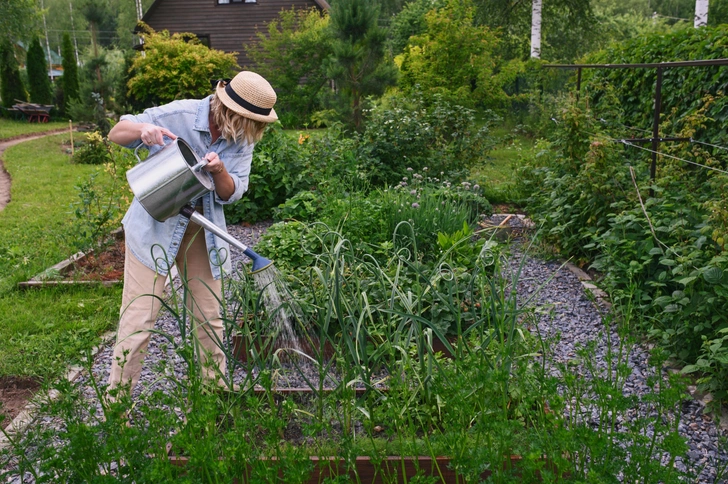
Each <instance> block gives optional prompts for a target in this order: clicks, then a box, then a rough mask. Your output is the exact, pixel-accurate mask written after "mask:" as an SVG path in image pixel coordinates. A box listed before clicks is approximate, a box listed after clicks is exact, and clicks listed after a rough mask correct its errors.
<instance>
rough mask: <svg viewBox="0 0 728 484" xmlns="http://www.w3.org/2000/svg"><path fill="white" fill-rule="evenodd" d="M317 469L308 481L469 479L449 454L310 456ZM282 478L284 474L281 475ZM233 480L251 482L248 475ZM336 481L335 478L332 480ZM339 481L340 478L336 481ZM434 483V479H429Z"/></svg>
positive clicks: (179, 461) (449, 483)
mask: <svg viewBox="0 0 728 484" xmlns="http://www.w3.org/2000/svg"><path fill="white" fill-rule="evenodd" d="M169 459H170V462H171V463H172V464H173V465H175V466H178V467H184V466H186V465H187V464H188V463H189V459H188V458H187V457H183V456H174V455H170V456H169ZM310 459H311V463H312V465H313V469H312V471H311V475H310V476H309V478H308V480H307V481H305V482H306V484H319V483H321V482H325V480H326V479H330V480H333V479H336V478H337V476H348V478H349V480H350V482H360V483H362V484H385V483H387V484H395V483H396V484H399V483H403V484H404V483H407V482H412V479H413V478H414V477H415V476H417V475H418V474H419V475H420V476H422V475H423V474H424V475H425V476H427V477H432V478H435V479H436V481H435V482H438V483H442V484H464V483H465V480H464V479H463V477H462V476H459V475H458V473H457V472H455V471H454V470H453V469H452V468H451V466H450V458H448V457H435V458H433V457H429V456H420V457H399V456H387V457H384V458H382V459H376V460H375V459H372V458H370V457H366V456H361V457H357V458H356V459H355V461H354V462H353V468H351V469H348V468H347V463H346V461H345V460H344V459H342V458H339V457H315V456H312V457H310ZM520 460H521V458H520V457H519V456H511V458H510V462H508V461H506V462H504V463H503V466H504V468H514V467H517V466H518V462H519V461H520ZM491 474H492V472H491V471H489V470H486V471H483V473H482V474H481V479H488V477H490V475H491ZM280 477H281V478H282V477H283V476H280ZM233 482H236V483H242V482H248V479H246V478H245V477H244V476H241V478H240V479H238V480H235V481H233ZM332 482H333V481H332ZM336 482H339V481H336ZM428 482H430V481H428Z"/></svg>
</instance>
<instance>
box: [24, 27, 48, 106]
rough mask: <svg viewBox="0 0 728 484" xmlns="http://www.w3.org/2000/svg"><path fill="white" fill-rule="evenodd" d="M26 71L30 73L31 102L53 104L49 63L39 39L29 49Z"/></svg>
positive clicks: (34, 40) (35, 39)
mask: <svg viewBox="0 0 728 484" xmlns="http://www.w3.org/2000/svg"><path fill="white" fill-rule="evenodd" d="M26 69H27V72H28V87H29V91H30V102H33V103H38V104H51V102H52V101H53V93H52V92H51V81H50V79H49V78H48V63H47V62H46V55H45V53H44V52H43V48H42V47H41V46H40V40H38V37H35V38H34V39H33V41H32V42H31V43H30V47H29V48H28V55H27V59H26Z"/></svg>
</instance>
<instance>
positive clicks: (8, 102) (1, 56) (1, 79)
mask: <svg viewBox="0 0 728 484" xmlns="http://www.w3.org/2000/svg"><path fill="white" fill-rule="evenodd" d="M0 97H2V100H3V106H5V107H6V108H10V107H12V106H13V104H15V103H17V101H16V100H20V101H25V100H27V99H28V97H27V94H26V92H25V88H24V87H23V81H22V80H21V79H20V70H19V69H18V60H17V59H16V58H15V52H13V45H12V44H11V43H10V41H9V40H7V39H3V40H1V41H0Z"/></svg>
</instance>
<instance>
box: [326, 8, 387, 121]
mask: <svg viewBox="0 0 728 484" xmlns="http://www.w3.org/2000/svg"><path fill="white" fill-rule="evenodd" d="M330 15H331V27H332V28H333V31H334V35H335V36H336V40H335V42H334V49H333V50H334V53H333V55H332V56H331V57H330V58H329V61H328V63H327V68H326V71H327V74H328V75H329V76H330V77H331V78H332V79H334V80H335V81H336V84H337V86H338V87H339V89H341V90H342V91H343V92H344V93H346V94H348V95H349V96H350V98H351V111H352V119H353V122H354V126H356V127H357V128H359V127H360V126H361V122H362V105H361V101H362V99H364V98H365V97H366V96H369V95H376V94H382V93H383V92H384V89H386V88H387V86H391V85H392V84H394V82H395V81H396V76H397V70H396V67H395V66H394V64H393V63H392V62H391V61H389V60H387V59H385V55H384V54H385V50H384V45H385V42H386V39H387V32H386V30H385V29H383V28H380V27H379V24H378V21H379V7H378V6H377V5H376V4H375V5H374V6H372V1H371V0H337V2H336V3H334V4H333V5H332V6H331V12H330Z"/></svg>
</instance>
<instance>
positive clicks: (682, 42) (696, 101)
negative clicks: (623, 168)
mask: <svg viewBox="0 0 728 484" xmlns="http://www.w3.org/2000/svg"><path fill="white" fill-rule="evenodd" d="M726 35H728V25H720V26H717V27H705V28H700V29H693V28H686V29H680V30H675V31H673V32H670V33H667V34H665V33H655V34H651V35H642V36H639V37H636V38H634V39H632V40H629V41H626V42H622V43H618V44H614V45H612V46H610V47H609V48H607V49H604V50H602V51H599V52H597V53H594V54H592V55H590V56H588V57H587V58H586V59H585V62H588V63H596V64H604V63H613V64H621V63H643V62H653V63H656V62H667V61H674V60H676V59H679V60H691V59H720V58H724V57H725V44H724V39H725V37H726ZM655 78H656V69H604V70H600V69H587V70H586V71H585V72H584V78H583V89H584V92H585V93H586V94H587V95H588V96H589V99H590V103H591V105H592V106H593V109H594V111H595V113H597V115H598V117H606V118H608V120H610V121H612V120H615V119H616V120H618V121H619V122H620V123H621V124H622V125H627V127H629V126H635V127H637V128H642V129H645V128H648V127H650V126H651V125H652V119H653V115H654V114H653V113H654V112H653V104H654V91H655ZM727 83H728V70H726V69H725V68H724V67H721V66H706V67H681V68H675V69H664V71H663V84H662V101H661V103H662V112H663V113H670V112H671V111H673V110H675V109H676V110H678V112H679V114H680V115H681V118H682V119H684V120H685V121H687V120H688V119H689V118H690V116H691V114H693V113H695V112H696V111H697V110H698V109H700V107H701V105H702V103H701V99H702V98H703V97H705V96H706V95H708V94H709V95H711V96H717V97H718V99H716V102H715V103H714V104H713V105H712V106H711V107H710V109H709V111H708V112H707V113H706V114H707V117H708V118H710V119H714V120H716V121H718V122H717V123H708V124H706V125H704V126H696V127H695V128H696V129H695V133H694V134H693V136H694V137H695V138H696V139H701V140H705V141H709V142H710V143H712V144H717V145H721V146H725V145H726V144H728V135H727V134H726V133H725V130H724V129H723V122H724V121H725V120H726V103H728V99H726V97H725V96H723V95H722V93H723V92H725V86H726V84H727ZM613 87H616V88H617V89H616V90H614V91H613V92H614V93H615V94H616V95H617V97H618V100H619V103H620V106H621V108H622V110H623V111H622V112H623V115H622V117H621V118H615V117H614V116H611V114H612V111H611V109H610V107H609V106H611V105H612V104H613V101H612V99H610V94H611V92H610V91H612V89H611V88H613ZM605 104H607V106H605ZM676 121H678V122H679V120H676ZM687 124H689V123H687ZM683 126H685V124H682V125H680V126H678V127H677V129H674V130H673V131H670V132H668V133H670V134H672V133H674V132H677V131H679V130H681V129H682V127H683ZM622 128H623V131H626V132H625V133H624V134H622V135H621V136H627V135H628V134H629V130H627V129H625V126H622ZM638 136H641V134H638Z"/></svg>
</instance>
